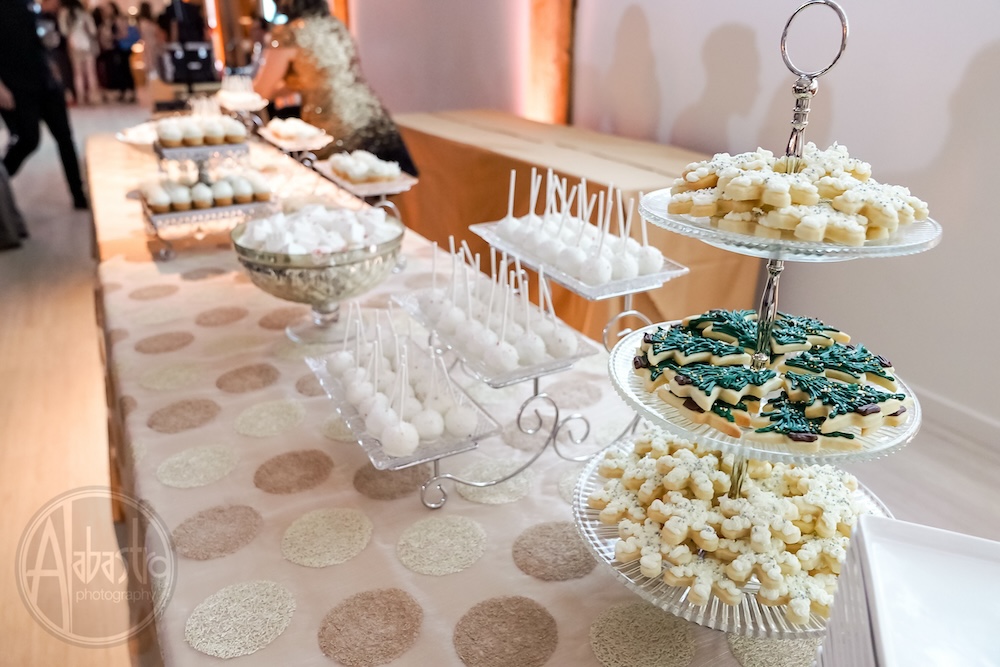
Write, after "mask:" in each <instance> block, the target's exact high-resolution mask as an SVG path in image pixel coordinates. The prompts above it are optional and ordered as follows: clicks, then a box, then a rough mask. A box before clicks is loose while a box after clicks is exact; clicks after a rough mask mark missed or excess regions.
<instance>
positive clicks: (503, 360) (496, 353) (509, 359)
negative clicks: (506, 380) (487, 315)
mask: <svg viewBox="0 0 1000 667" xmlns="http://www.w3.org/2000/svg"><path fill="white" fill-rule="evenodd" d="M511 275H513V274H511ZM512 291H513V290H512V288H511V287H510V285H505V286H504V299H503V319H502V320H501V322H500V340H499V341H498V342H497V344H496V345H494V346H493V347H492V348H490V349H489V353H488V354H487V355H486V356H485V359H486V363H487V365H489V367H490V369H491V370H493V371H495V372H498V373H508V372H510V371H512V370H514V369H515V368H517V365H518V358H517V350H516V349H515V348H514V346H513V345H511V344H510V343H508V342H507V340H506V337H507V328H508V326H509V324H510V295H511V292H512Z"/></svg>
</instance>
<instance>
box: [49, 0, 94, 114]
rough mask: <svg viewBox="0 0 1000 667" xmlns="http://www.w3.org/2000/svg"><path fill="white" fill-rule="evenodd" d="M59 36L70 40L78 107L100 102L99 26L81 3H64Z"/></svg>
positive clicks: (68, 43) (68, 1) (65, 0)
mask: <svg viewBox="0 0 1000 667" xmlns="http://www.w3.org/2000/svg"><path fill="white" fill-rule="evenodd" d="M60 4H61V7H60V8H59V32H61V33H62V34H63V37H64V38H65V39H66V45H67V47H68V51H69V59H70V64H71V65H72V66H73V89H74V91H75V93H76V95H75V99H76V103H77V104H87V103H88V102H90V101H91V100H96V99H98V98H100V95H101V92H100V88H99V87H98V85H97V26H95V25H94V17H93V16H91V15H90V13H89V12H87V10H86V9H84V7H83V3H81V2H80V0H61V2H60Z"/></svg>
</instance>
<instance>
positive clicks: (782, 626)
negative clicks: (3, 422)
mask: <svg viewBox="0 0 1000 667" xmlns="http://www.w3.org/2000/svg"><path fill="white" fill-rule="evenodd" d="M812 5H825V6H827V7H830V8H831V9H833V10H834V11H835V12H836V13H837V15H838V17H839V19H840V22H841V26H842V35H841V44H840V49H839V51H838V53H837V55H836V57H835V58H834V59H833V62H831V63H830V64H829V65H828V66H827V67H825V68H823V69H820V70H816V71H804V70H801V69H799V68H798V67H796V66H795V65H794V64H793V63H792V61H791V58H790V57H789V55H788V50H787V47H786V40H787V36H788V30H789V27H790V26H791V24H792V21H793V20H794V19H795V17H796V16H798V14H799V13H800V12H801V11H803V10H804V9H806V8H807V7H810V6H812ZM847 36H848V23H847V17H846V15H845V14H844V12H843V10H842V9H841V7H840V6H839V5H837V4H836V3H835V2H833V0H809V1H808V2H806V3H804V4H803V5H801V6H800V7H799V8H798V9H797V10H796V11H795V12H794V13H793V14H792V16H791V17H790V18H789V19H788V22H787V23H786V25H785V29H784V32H783V33H782V36H781V55H782V59H783V61H784V62H785V65H786V66H787V67H788V69H789V70H791V71H792V73H793V74H795V75H796V76H797V77H798V78H797V79H796V81H795V84H794V86H793V92H794V96H795V109H794V117H793V120H792V132H791V136H790V138H789V141H788V146H787V149H786V152H785V154H786V156H788V157H789V158H793V159H792V160H791V162H792V163H793V165H794V162H795V160H797V159H800V158H801V157H802V149H803V146H804V138H803V136H804V131H805V128H806V125H807V124H808V114H809V105H810V101H811V100H812V97H813V95H815V93H816V91H817V88H818V81H817V79H818V78H819V77H820V76H821V75H823V74H824V73H826V72H827V71H829V70H830V68H831V67H833V65H834V64H836V62H837V60H839V58H840V56H841V55H842V54H843V52H844V49H845V48H846V45H847ZM790 170H791V169H790ZM670 196H671V193H670V190H669V189H665V190H659V191H655V192H652V193H649V194H647V195H645V196H644V197H642V199H641V201H640V204H639V212H640V214H641V215H642V216H643V217H644V218H645V219H646V221H647V222H649V223H651V224H654V225H656V226H658V227H662V228H663V229H667V230H669V231H671V232H675V233H677V234H681V235H683V236H689V237H692V238H696V239H699V240H701V241H703V242H705V243H708V244H709V245H712V246H714V247H717V248H720V249H722V250H726V251H729V252H736V253H741V254H744V255H750V256H753V257H759V258H762V259H766V260H767V265H766V268H767V276H766V282H765V285H764V289H763V292H762V295H761V298H760V305H759V307H758V310H757V313H758V319H757V345H756V350H755V353H754V355H753V356H752V362H751V366H752V368H754V369H755V370H759V369H762V368H766V367H767V364H768V362H769V361H770V354H769V347H770V335H771V329H772V325H773V323H774V318H775V315H776V314H777V308H778V286H779V281H780V278H781V274H782V271H783V270H784V267H785V262H787V261H795V262H838V261H847V260H853V259H861V258H886V257H900V256H905V255H911V254H916V253H920V252H923V251H926V250H930V249H931V248H933V247H934V246H936V245H937V244H938V242H939V241H940V238H941V227H940V225H939V224H938V223H937V222H935V221H934V220H931V219H926V220H923V221H917V222H913V223H910V224H908V225H905V226H902V227H900V228H899V230H898V232H897V233H896V234H895V235H893V236H892V237H890V238H888V239H885V240H881V241H867V242H865V244H864V245H862V246H846V245H835V244H830V243H819V242H817V243H814V242H807V241H800V240H795V239H783V238H779V239H774V238H763V237H756V236H749V235H745V234H739V233H734V232H728V231H724V230H721V229H718V228H716V227H713V226H712V225H711V223H710V221H709V220H708V219H707V218H692V217H689V216H683V215H670V214H667V212H666V211H667V204H668V202H669V200H670ZM657 326H658V325H652V326H649V327H645V328H643V329H639V330H637V331H633V332H631V333H629V334H628V335H626V336H625V337H624V338H622V339H621V340H620V341H619V342H618V344H617V345H616V346H615V348H614V349H613V350H612V351H611V356H610V358H609V363H608V370H609V375H610V378H611V381H612V384H613V385H614V387H615V389H616V391H617V392H618V394H619V395H620V396H621V397H622V399H623V400H624V401H625V402H626V403H627V404H628V405H629V406H630V407H631V408H633V409H634V410H635V411H636V414H637V415H638V416H640V417H642V418H644V419H646V420H648V421H649V422H650V423H652V424H654V425H656V426H659V427H661V428H663V429H666V430H667V431H668V432H670V433H673V434H675V435H678V436H681V437H685V438H688V439H690V440H694V441H697V442H699V443H700V444H702V445H704V446H705V447H706V448H709V449H714V450H719V451H721V452H722V453H723V454H731V455H733V457H734V463H733V472H732V487H731V491H730V493H731V494H738V493H739V490H740V487H741V485H742V483H743V481H744V479H745V477H746V463H747V461H748V460H749V459H758V460H764V461H772V462H779V461H780V462H786V463H798V464H834V465H839V464H845V463H849V462H858V461H866V460H873V459H876V458H880V457H882V456H885V455H887V454H889V453H891V452H894V451H896V450H898V449H900V448H901V447H903V446H905V445H906V444H907V443H909V442H910V441H911V440H912V439H913V438H914V436H915V435H916V433H917V431H918V429H919V427H920V420H921V411H920V404H919V402H918V401H917V397H916V396H915V395H914V394H913V392H912V391H911V390H910V389H909V388H907V387H906V385H905V384H903V383H902V382H900V383H899V384H900V389H899V390H900V391H902V392H904V393H905V394H907V395H908V396H909V397H910V398H912V400H913V406H912V408H911V409H910V410H909V413H910V417H909V419H908V420H907V421H906V422H905V423H903V424H902V425H899V426H895V427H885V426H883V427H882V428H880V429H878V430H877V431H876V432H875V433H873V434H870V435H867V436H862V437H860V438H857V439H856V441H855V444H856V447H855V448H854V449H851V450H850V451H845V450H837V449H829V448H822V447H821V448H820V449H819V450H818V451H814V452H809V453H806V452H803V451H802V450H800V449H796V448H794V447H791V446H789V445H786V444H774V443H763V442H756V441H754V440H752V439H748V438H746V437H741V438H733V437H730V436H728V435H725V434H723V433H721V432H720V431H718V430H716V429H714V428H712V427H711V426H708V425H705V424H695V423H693V422H691V421H690V420H688V419H687V418H686V417H684V416H683V415H682V414H681V413H680V412H679V411H677V410H676V409H675V408H673V407H671V406H669V405H667V404H666V403H664V402H662V401H661V400H660V399H659V398H657V397H656V395H655V394H651V393H648V392H646V391H645V390H644V388H643V385H642V381H641V379H640V378H639V376H638V375H636V374H635V373H634V369H633V366H632V358H633V356H634V354H635V350H636V348H637V347H638V346H639V344H640V343H641V341H642V336H643V334H644V333H645V332H646V331H649V330H655V329H656V327H657ZM627 446H628V445H627V443H624V442H618V443H615V444H613V445H612V447H613V448H615V447H617V448H619V449H622V448H625V447H627ZM599 463H600V460H599V458H598V457H595V458H594V459H592V460H591V461H590V462H589V463H588V464H587V466H586V467H585V468H584V470H583V471H582V473H581V476H580V480H579V482H578V484H577V487H576V491H575V495H574V505H573V510H574V517H575V520H576V523H577V527H578V528H579V529H580V531H581V534H582V535H583V537H584V541H585V542H586V543H587V545H588V546H589V547H590V549H591V551H592V553H593V554H594V556H595V557H596V558H597V559H598V560H599V561H601V562H603V563H605V564H606V565H607V566H609V567H610V568H611V569H612V570H613V571H614V573H615V575H616V576H617V577H618V578H619V579H620V580H621V581H622V582H623V583H624V584H625V585H626V586H628V587H629V588H630V589H631V590H633V591H635V592H636V593H638V594H639V595H640V596H642V597H643V598H645V599H646V600H647V601H649V602H651V603H653V604H655V605H657V606H659V607H661V608H662V609H664V610H666V611H669V612H671V613H673V614H675V615H677V616H680V617H682V618H685V619H687V620H690V621H693V622H695V623H698V624H699V625H704V626H707V627H710V628H714V629H717V630H722V631H725V632H730V633H736V634H742V635H752V636H759V637H773V638H804V637H821V636H823V633H824V632H825V619H823V618H821V617H819V616H817V615H816V614H813V615H812V617H811V618H810V620H809V622H808V623H807V624H804V625H792V624H790V623H789V622H788V621H787V620H786V619H785V615H784V613H783V610H782V608H781V607H767V606H764V605H761V604H759V603H758V602H757V601H756V599H755V597H754V596H753V595H746V596H744V599H743V601H742V602H741V603H740V604H739V605H736V606H729V605H725V604H723V603H722V602H721V601H719V600H718V599H716V598H713V599H712V600H711V601H710V602H709V604H707V605H704V606H699V605H695V604H692V603H691V602H689V601H688V595H687V593H688V589H686V588H681V587H674V586H669V585H667V584H665V583H664V582H663V581H662V580H660V579H648V578H646V577H644V576H643V575H642V574H640V572H639V567H638V565H637V563H636V562H633V563H629V564H622V563H618V562H617V561H615V555H614V546H615V542H616V541H617V540H618V531H617V527H615V526H607V525H604V524H602V523H601V522H600V521H599V520H598V517H597V514H598V512H597V511H596V510H593V509H590V508H589V507H588V504H587V499H588V497H589V496H590V494H591V493H592V492H594V491H596V490H597V489H599V488H601V487H602V485H603V479H602V478H600V476H599V475H598V474H597V468H598V465H599ZM856 495H857V499H858V501H859V503H861V504H862V506H865V507H866V508H867V510H868V511H869V512H871V513H874V514H881V515H883V516H891V514H890V512H889V510H888V508H886V507H885V505H883V504H882V503H881V502H880V501H879V500H878V498H876V497H875V496H874V495H873V494H871V493H870V492H869V491H868V490H867V489H865V488H864V487H860V488H859V490H858V491H857V492H856ZM757 588H759V584H757V582H756V580H755V579H751V580H750V582H749V583H748V585H747V586H746V588H745V589H744V590H745V592H747V593H754V592H756V590H757Z"/></svg>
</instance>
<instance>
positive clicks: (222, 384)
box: [215, 364, 281, 394]
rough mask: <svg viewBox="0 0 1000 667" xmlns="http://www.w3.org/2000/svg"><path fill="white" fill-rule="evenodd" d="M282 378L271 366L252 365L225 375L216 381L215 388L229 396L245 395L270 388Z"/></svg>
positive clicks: (235, 369)
mask: <svg viewBox="0 0 1000 667" xmlns="http://www.w3.org/2000/svg"><path fill="white" fill-rule="evenodd" d="M280 376H281V373H279V372H278V369H277V368H275V367H274V366H272V365H271V364H250V365H247V366H241V367H239V368H234V369H233V370H231V371H227V372H225V373H223V374H222V375H220V376H219V377H218V379H217V380H216V381H215V386H216V387H218V388H219V389H220V390H222V391H224V392H226V393H227V394H245V393H246V392H248V391H257V390H258V389H263V388H264V387H270V386H271V385H272V384H274V383H275V382H277V381H278V378H279V377H280Z"/></svg>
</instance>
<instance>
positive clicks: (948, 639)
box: [858, 516, 1000, 667]
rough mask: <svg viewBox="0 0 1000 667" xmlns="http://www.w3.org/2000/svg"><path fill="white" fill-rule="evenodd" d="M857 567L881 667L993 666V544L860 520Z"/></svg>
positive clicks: (998, 586) (999, 549)
mask: <svg viewBox="0 0 1000 667" xmlns="http://www.w3.org/2000/svg"><path fill="white" fill-rule="evenodd" d="M860 521H861V523H860V524H859V528H860V531H861V532H860V534H861V536H862V538H861V539H860V540H858V541H859V542H860V543H861V544H862V545H863V549H864V550H863V551H862V553H861V556H862V564H863V568H864V570H865V575H866V576H865V577H864V581H865V589H866V593H867V595H868V602H869V609H870V611H871V617H872V625H873V633H872V636H873V637H874V640H875V648H876V652H877V654H878V659H879V665H881V666H882V667H911V666H912V665H939V666H941V667H951V666H953V665H954V666H955V667H958V666H961V667H987V666H991V667H996V665H998V664H1000V644H998V643H997V641H996V637H994V636H993V633H994V632H996V631H997V629H998V628H1000V542H991V541H989V540H984V539H981V538H978V537H972V536H970V535H963V534H961V533H953V532H950V531H946V530H940V529H938V528H931V527H929V526H921V525H918V524H913V523H907V522H904V521H893V520H890V519H884V518H879V517H868V516H865V517H861V519H860Z"/></svg>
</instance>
